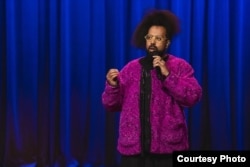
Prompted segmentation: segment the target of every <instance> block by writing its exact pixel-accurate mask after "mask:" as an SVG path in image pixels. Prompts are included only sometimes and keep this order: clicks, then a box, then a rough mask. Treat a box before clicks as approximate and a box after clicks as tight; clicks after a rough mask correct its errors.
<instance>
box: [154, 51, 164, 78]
mask: <svg viewBox="0 0 250 167" xmlns="http://www.w3.org/2000/svg"><path fill="white" fill-rule="evenodd" d="M151 55H152V57H153V56H160V55H161V54H160V53H159V52H158V51H153V52H151ZM152 60H153V59H152ZM155 70H156V75H157V78H158V79H159V80H163V78H164V77H163V75H162V74H161V68H160V67H159V66H156V67H155Z"/></svg>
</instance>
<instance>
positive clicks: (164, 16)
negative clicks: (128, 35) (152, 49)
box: [132, 9, 180, 49]
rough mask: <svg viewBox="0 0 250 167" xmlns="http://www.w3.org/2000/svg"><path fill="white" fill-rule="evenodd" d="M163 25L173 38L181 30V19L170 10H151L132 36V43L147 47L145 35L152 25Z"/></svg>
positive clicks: (139, 46) (168, 35)
mask: <svg viewBox="0 0 250 167" xmlns="http://www.w3.org/2000/svg"><path fill="white" fill-rule="evenodd" d="M154 25H155V26H163V27H164V28H165V29H166V31H167V38H168V39H169V40H171V39H172V38H173V36H174V35H176V34H177V33H178V32H179V31H180V27H179V19H178V18H177V16H175V15H174V14H173V13H172V12H170V11H169V10H156V9H153V10H151V11H149V12H148V13H147V14H146V15H145V16H144V17H143V19H142V21H141V23H139V24H138V26H137V27H136V30H135V32H134V34H133V37H132V44H133V45H134V46H135V47H138V48H142V49H145V45H146V41H145V39H144V36H145V35H146V34H147V33H148V30H149V28H150V27H151V26H154Z"/></svg>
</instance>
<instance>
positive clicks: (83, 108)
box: [0, 0, 250, 167]
mask: <svg viewBox="0 0 250 167" xmlns="http://www.w3.org/2000/svg"><path fill="white" fill-rule="evenodd" d="M152 8H157V9H168V10H171V11H172V12H174V13H175V14H176V15H177V16H178V17H179V18H180V22H181V33H180V34H179V35H178V36H176V38H174V39H173V41H172V43H171V47H170V50H169V53H171V54H174V55H176V56H178V57H181V58H184V59H186V60H187V61H188V62H190V64H191V65H192V66H193V67H194V69H195V75H196V77H197V79H198V81H199V82H200V84H201V86H202V87H203V97H202V100H201V101H200V102H199V103H198V104H197V105H196V106H195V107H193V108H191V109H187V111H186V116H187V123H188V126H189V134H190V145H191V149H193V150H247V149H248V150H249V149H250V133H249V128H250V103H249V95H250V86H249V85H250V74H249V72H250V66H249V62H250V49H249V47H250V45H249V43H250V31H249V30H250V1H248V0H209V1H207V0H192V1H191V0H138V1H134V0H106V1H103V0H1V1H0V166H5V167H16V166H18V167H19V166H22V167H28V166H37V167H52V166H53V167H54V166H58V167H65V166H69V167H76V166H82V167H101V166H102V167H111V166H116V164H117V163H118V162H119V154H118V153H117V151H116V140H117V130H118V123H119V113H108V112H106V111H105V110H104V108H103V106H102V104H101V93H102V91H103V89H104V82H105V75H106V72H107V71H108V69H109V68H111V67H116V68H118V69H121V68H122V67H123V66H124V65H125V64H126V63H127V62H128V61H129V60H132V59H134V58H137V57H140V56H142V55H143V54H144V51H142V50H138V49H136V48H134V47H133V46H131V43H130V41H131V36H132V33H133V31H134V29H135V27H136V25H137V24H138V23H139V21H140V20H141V19H142V16H143V14H144V13H145V12H146V11H147V10H149V9H152Z"/></svg>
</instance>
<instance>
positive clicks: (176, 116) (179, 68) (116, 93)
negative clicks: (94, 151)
mask: <svg viewBox="0 0 250 167" xmlns="http://www.w3.org/2000/svg"><path fill="white" fill-rule="evenodd" d="M166 66H167V68H168V70H169V71H170V74H169V75H168V77H166V78H165V80H163V81H160V80H159V79H157V76H156V70H155V69H153V70H151V80H152V81H151V82H152V83H151V89H152V92H151V100H150V124H151V146H150V152H151V153H156V154H168V153H172V152H173V151H176V150H187V149H188V147H189V141H188V129H187V126H186V120H185V115H184V111H183V110H184V108H185V107H191V106H193V105H195V104H196V103H197V102H198V101H199V100H200V99H201V95H202V89H201V86H200V85H199V83H198V81H197V80H196V79H195V77H194V70H193V68H192V67H191V66H190V64H189V63H187V62H186V61H185V60H183V59H181V58H178V57H175V56H173V55H169V58H168V60H167V61H166ZM141 68H142V67H141V65H140V63H139V58H138V59H135V60H132V61H131V62H129V63H128V64H127V65H126V66H125V67H124V68H123V69H122V70H121V71H120V74H119V77H118V80H119V86H118V87H112V86H110V85H109V84H108V83H106V86H105V89H104V92H103V94H102V103H103V105H104V107H105V109H106V110H107V111H120V112H121V113H120V124H119V138H118V146H117V148H118V151H119V152H120V153H121V154H122V155H136V154H140V153H141V143H140V135H141V133H140V132H141V127H140V125H141V124H140V109H139V97H140V75H141Z"/></svg>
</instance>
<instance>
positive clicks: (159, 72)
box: [155, 66, 163, 80]
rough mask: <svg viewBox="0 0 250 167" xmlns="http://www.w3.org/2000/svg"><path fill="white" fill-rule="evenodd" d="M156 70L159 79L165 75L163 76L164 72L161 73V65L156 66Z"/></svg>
mask: <svg viewBox="0 0 250 167" xmlns="http://www.w3.org/2000/svg"><path fill="white" fill-rule="evenodd" d="M155 70H156V74H157V78H158V79H159V80H162V78H163V76H162V74H161V68H160V67H159V66H156V67H155Z"/></svg>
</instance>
